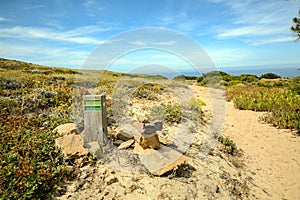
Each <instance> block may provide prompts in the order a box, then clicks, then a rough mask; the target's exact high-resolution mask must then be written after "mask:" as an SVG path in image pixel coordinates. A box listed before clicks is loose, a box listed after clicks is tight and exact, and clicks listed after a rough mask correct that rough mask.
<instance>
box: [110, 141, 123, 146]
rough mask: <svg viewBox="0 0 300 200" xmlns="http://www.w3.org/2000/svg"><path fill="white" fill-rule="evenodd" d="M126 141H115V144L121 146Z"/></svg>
mask: <svg viewBox="0 0 300 200" xmlns="http://www.w3.org/2000/svg"><path fill="white" fill-rule="evenodd" d="M123 142H124V141H123V140H115V141H113V144H114V145H116V146H120V145H121V144H122V143H123Z"/></svg>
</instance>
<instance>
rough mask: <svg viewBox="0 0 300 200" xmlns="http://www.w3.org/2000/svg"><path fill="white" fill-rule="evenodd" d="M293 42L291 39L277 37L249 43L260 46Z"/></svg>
mask: <svg viewBox="0 0 300 200" xmlns="http://www.w3.org/2000/svg"><path fill="white" fill-rule="evenodd" d="M289 41H294V39H293V38H292V37H277V38H269V39H262V40H259V41H257V42H251V43H252V44H254V45H261V44H271V43H278V42H289Z"/></svg>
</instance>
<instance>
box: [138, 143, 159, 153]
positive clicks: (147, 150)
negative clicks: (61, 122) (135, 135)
mask: <svg viewBox="0 0 300 200" xmlns="http://www.w3.org/2000/svg"><path fill="white" fill-rule="evenodd" d="M154 151H155V150H154V149H144V148H143V147H142V146H141V145H139V143H137V142H136V143H134V148H133V153H136V154H146V153H153V152H154Z"/></svg>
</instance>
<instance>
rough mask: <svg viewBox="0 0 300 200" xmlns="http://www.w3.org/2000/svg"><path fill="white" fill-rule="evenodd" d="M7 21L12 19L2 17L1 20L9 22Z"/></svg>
mask: <svg viewBox="0 0 300 200" xmlns="http://www.w3.org/2000/svg"><path fill="white" fill-rule="evenodd" d="M7 21H11V19H8V18H5V17H0V22H7Z"/></svg>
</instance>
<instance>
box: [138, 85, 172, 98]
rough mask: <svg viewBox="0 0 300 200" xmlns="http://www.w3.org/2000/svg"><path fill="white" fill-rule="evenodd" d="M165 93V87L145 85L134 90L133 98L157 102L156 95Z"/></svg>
mask: <svg viewBox="0 0 300 200" xmlns="http://www.w3.org/2000/svg"><path fill="white" fill-rule="evenodd" d="M164 91H166V87H165V86H163V85H160V84H152V83H146V84H142V85H140V86H138V87H137V88H134V91H133V96H134V97H136V98H139V99H148V100H157V94H162V93H163V92H164Z"/></svg>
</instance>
